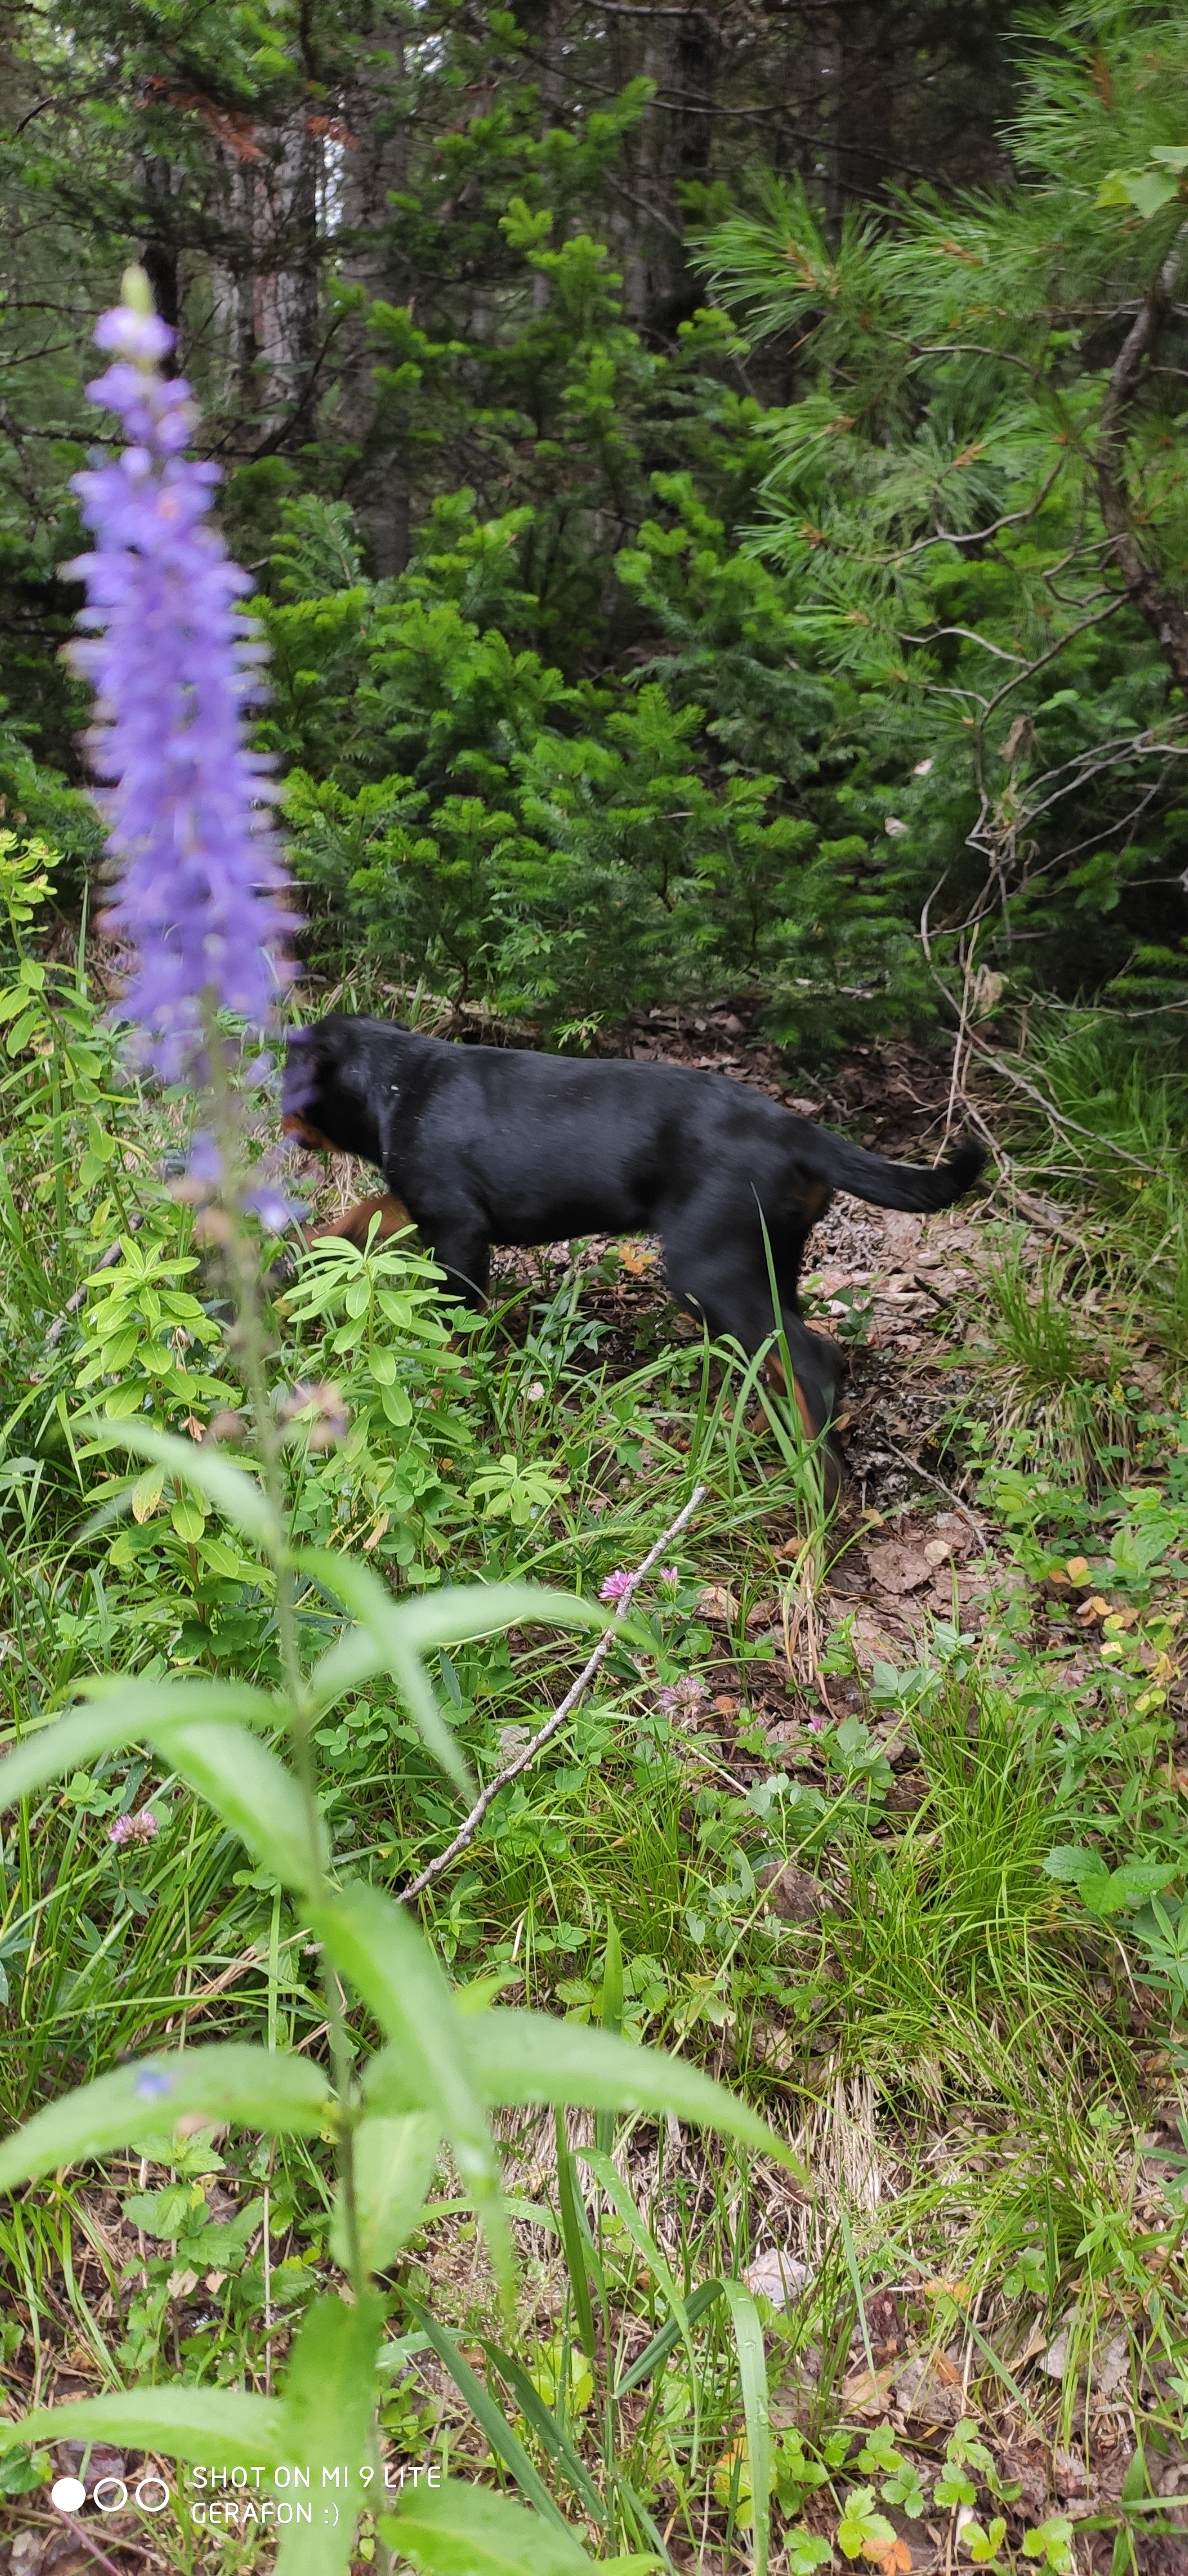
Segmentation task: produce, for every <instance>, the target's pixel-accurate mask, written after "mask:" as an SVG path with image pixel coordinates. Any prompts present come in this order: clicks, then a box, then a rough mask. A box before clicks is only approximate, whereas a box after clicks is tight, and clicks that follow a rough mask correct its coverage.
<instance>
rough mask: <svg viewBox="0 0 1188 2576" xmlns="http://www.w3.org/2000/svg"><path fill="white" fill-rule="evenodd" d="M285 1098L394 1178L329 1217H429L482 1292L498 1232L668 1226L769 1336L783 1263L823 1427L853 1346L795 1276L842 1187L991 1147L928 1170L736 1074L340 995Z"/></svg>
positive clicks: (795, 1356) (668, 1253)
mask: <svg viewBox="0 0 1188 2576" xmlns="http://www.w3.org/2000/svg"><path fill="white" fill-rule="evenodd" d="M282 1115H283V1122H284V1132H285V1134H286V1136H292V1137H295V1138H297V1139H299V1141H300V1142H301V1143H302V1144H303V1145H309V1146H313V1147H315V1148H319V1149H321V1150H324V1151H330V1152H333V1153H343V1154H358V1155H360V1156H361V1157H362V1158H363V1160H364V1161H366V1162H369V1163H375V1164H377V1165H378V1167H379V1169H380V1171H381V1173H382V1174H383V1179H384V1192H383V1195H382V1196H379V1197H376V1198H370V1199H364V1200H362V1201H360V1202H359V1204H358V1206H357V1207H354V1208H351V1209H348V1211H347V1213H346V1215H345V1216H343V1217H340V1218H338V1219H336V1220H335V1222H334V1224H333V1225H332V1226H331V1227H330V1228H328V1229H324V1230H325V1231H329V1232H332V1233H336V1234H339V1235H346V1236H348V1237H349V1238H350V1239H351V1240H353V1241H354V1242H357V1243H365V1242H366V1239H367V1230H368V1226H369V1224H370V1221H371V1219H372V1217H373V1216H375V1215H376V1214H377V1213H378V1215H379V1218H380V1232H381V1234H383V1235H388V1234H391V1233H393V1232H395V1231H396V1230H398V1229H399V1228H400V1227H401V1226H404V1225H407V1224H409V1223H410V1222H411V1223H413V1224H415V1225H416V1228H417V1231H418V1233H419V1234H420V1237H421V1240H422V1242H423V1244H424V1245H425V1247H426V1249H427V1250H428V1251H429V1252H431V1253H432V1255H433V1258H434V1260H435V1261H437V1262H438V1263H439V1264H440V1266H441V1268H442V1269H443V1270H444V1271H445V1272H446V1275H447V1278H448V1280H449V1284H450V1288H451V1290H452V1291H453V1293H454V1294H455V1296H457V1297H459V1298H460V1299H461V1300H462V1301H463V1302H464V1303H465V1304H466V1305H468V1306H480V1305H481V1304H482V1303H483V1300H484V1298H485V1295H486V1290H487V1281H488V1276H489V1272H490V1259H491V1246H492V1244H496V1243H499V1244H513V1243H514V1244H533V1243H553V1242H557V1241H559V1240H564V1239H565V1238H566V1237H569V1236H572V1235H585V1234H638V1233H651V1234H658V1235H659V1236H660V1239H661V1242H662V1244H663V1246H664V1262H665V1272H666V1276H667V1280H668V1286H669V1288H670V1290H671V1292H672V1295H673V1296H674V1297H675V1298H677V1299H678V1300H679V1302H680V1303H681V1304H682V1305H683V1306H685V1307H687V1308H689V1309H690V1310H691V1311H692V1313H693V1314H695V1315H696V1316H697V1317H698V1318H699V1319H700V1320H702V1321H704V1323H705V1324H706V1326H707V1327H708V1329H709V1331H710V1333H711V1334H712V1335H713V1336H714V1337H715V1338H718V1337H720V1336H723V1335H726V1336H730V1337H732V1338H733V1339H734V1340H735V1341H736V1342H740V1343H741V1344H742V1347H743V1349H744V1350H745V1351H747V1352H748V1353H754V1352H755V1351H757V1350H759V1349H761V1347H762V1345H763V1344H764V1342H766V1341H768V1340H770V1338H771V1336H772V1333H773V1331H774V1330H775V1314H774V1309H773V1300H772V1289H771V1273H774V1277H775V1281H776V1284H777V1288H778V1292H779V1303H780V1313H781V1321H782V1324H783V1330H784V1335H785V1338H786V1342H787V1347H788V1351H789V1353H790V1356H791V1360H792V1369H793V1378H794V1384H793V1394H794V1396H795V1399H796V1404H797V1409H798V1411H799V1414H800V1418H801V1422H802V1424H803V1426H804V1430H805V1433H806V1435H807V1436H808V1437H809V1438H810V1439H817V1438H819V1437H820V1436H821V1435H822V1433H824V1432H825V1431H827V1429H828V1425H829V1421H830V1418H831V1415H832V1413H833V1409H834V1401H835V1397H836V1393H837V1388H838V1385H839V1383H840V1380H841V1375H842V1360H841V1354H840V1352H839V1351H838V1349H837V1348H836V1345H835V1344H834V1343H833V1342H831V1341H828V1340H827V1339H826V1338H825V1336H824V1335H823V1334H821V1333H816V1332H810V1331H809V1329H808V1326H807V1325H806V1324H805V1323H804V1322H803V1321H802V1319H801V1314H800V1307H799V1304H798V1301H797V1284H798V1280H799V1276H800V1267H801V1263H802V1260H803V1258H804V1247H805V1244H806V1242H807V1240H808V1237H809V1234H810V1232H811V1230H812V1228H813V1226H814V1225H815V1224H816V1223H817V1221H818V1219H819V1218H820V1217H822V1216H823V1215H824V1213H825V1210H826V1208H827V1207H828V1206H829V1203H830V1200H831V1199H832V1197H833V1193H834V1191H835V1190H848V1191H850V1192H851V1194H852V1196H853V1197H855V1198H859V1199H867V1200H869V1201H871V1203H872V1204H873V1205H874V1206H875V1207H887V1208H910V1209H913V1210H916V1211H920V1212H926V1211H927V1212H930V1211H931V1210H933V1209H934V1208H943V1207H948V1206H949V1205H950V1203H951V1201H952V1200H954V1199H957V1198H960V1197H961V1196H962V1194H963V1192H964V1191H966V1190H968V1189H969V1188H970V1186H971V1184H972V1183H973V1182H974V1181H975V1180H976V1178H977V1176H978V1173H979V1172H980V1170H981V1168H982V1165H983V1163H984V1161H985V1155H984V1153H983V1150H982V1147H981V1146H980V1145H979V1144H977V1143H976V1142H974V1141H973V1140H972V1139H967V1140H966V1141H964V1142H963V1143H962V1144H960V1145H959V1146H958V1149H957V1151H956V1153H954V1155H953V1156H952V1158H951V1160H950V1161H948V1162H947V1163H940V1164H937V1165H935V1166H934V1167H933V1168H932V1169H931V1170H921V1169H919V1168H917V1167H916V1166H914V1165H912V1164H909V1163H888V1162H884V1161H883V1159H882V1157H881V1156H880V1155H878V1154H868V1153H866V1152H865V1151H864V1150H863V1148H862V1147H861V1146H860V1145H851V1144H849V1143H847V1141H846V1139H845V1137H843V1136H835V1135H834V1134H833V1133H832V1131H831V1130H830V1129H829V1128H828V1127H818V1126H816V1125H814V1123H813V1121H812V1120H811V1119H807V1118H798V1117H796V1116H795V1115H794V1113H793V1112H792V1111H791V1110H789V1109H784V1108H782V1107H781V1106H780V1104H779V1103H778V1102H777V1101H774V1100H769V1099H768V1098H767V1097H766V1095H765V1094H764V1093H762V1092H759V1091H754V1090H751V1089H750V1088H749V1087H748V1086H747V1085H746V1084H744V1083H740V1082H731V1081H730V1080H728V1078H727V1076H726V1075H725V1074H720V1073H701V1072H693V1071H690V1070H688V1069H687V1068H686V1067H684V1066H682V1065H668V1064H636V1063H631V1062H627V1061H624V1060H621V1059H620V1060H615V1059H606V1058H603V1059H595V1060H590V1059H586V1058H579V1057H572V1056H557V1055H533V1054H529V1053H527V1052H526V1051H522V1050H520V1049H518V1048H510V1047H508V1048H504V1047H490V1046H460V1045H454V1044H451V1043H449V1042H448V1041H445V1040H443V1039H440V1038H428V1037H421V1036H418V1034H417V1033H416V1031H415V1030H412V1029H408V1028H405V1027H403V1026H402V1025H401V1023H400V1022H399V1021H398V1020H372V1019H353V1018H348V1017H347V1016H346V1015H345V1014H344V1013H342V1012H337V1011H332V1012H329V1013H328V1014H327V1016H326V1018H325V1019H323V1020H319V1021H317V1022H316V1023H315V1025H314V1026H313V1027H312V1028H307V1029H299V1030H297V1031H295V1032H294V1034H293V1036H292V1037H291V1038H290V1040H289V1046H288V1054H287V1060H286V1065H285V1076H284V1090H283V1099H282ZM769 1250H770V1262H771V1272H770V1273H769V1267H768V1253H769ZM768 1365H769V1376H770V1377H771V1378H772V1379H773V1380H774V1382H775V1383H776V1384H777V1385H782V1383H783V1372H782V1370H781V1368H780V1366H779V1363H778V1361H776V1362H774V1363H773V1362H769V1364H768ZM830 1481H831V1482H833V1481H834V1478H833V1476H832V1474H831V1477H830Z"/></svg>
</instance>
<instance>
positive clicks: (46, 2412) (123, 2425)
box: [4, 2388, 292, 2469]
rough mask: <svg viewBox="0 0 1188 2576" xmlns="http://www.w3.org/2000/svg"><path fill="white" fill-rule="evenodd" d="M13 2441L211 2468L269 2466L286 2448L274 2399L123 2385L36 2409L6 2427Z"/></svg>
mask: <svg viewBox="0 0 1188 2576" xmlns="http://www.w3.org/2000/svg"><path fill="white" fill-rule="evenodd" d="M4 2429H5V2432H6V2434H11V2436H12V2438H13V2440H14V2441H21V2442H27V2441H36V2442H112V2443H114V2445H115V2447H116V2449H117V2450H120V2451H125V2450H127V2451H155V2452H159V2453H163V2454H164V2456H165V2458H166V2459H171V2460H207V2461H209V2463H210V2466H211V2467H212V2468H214V2469H232V2468H239V2467H241V2466H242V2467H250V2466H251V2465H252V2463H253V2462H256V2463H258V2464H259V2465H260V2466H261V2467H263V2468H270V2469H271V2468H276V2467H279V2466H280V2464H281V2463H282V2462H283V2461H285V2460H287V2459H290V2458H291V2457H292V2454H291V2452H290V2451H289V2450H288V2449H287V2448H286V2434H285V2423H284V2410H283V2408H282V2406H281V2405H280V2403H279V2401H278V2399H276V2398H275V2397H251V2396H246V2395H244V2394H242V2393H240V2392H238V2391H236V2390H235V2389H231V2388H129V2389H123V2390H117V2391H115V2392H113V2393H112V2394H111V2395H110V2396H107V2397H84V2398H80V2399H78V2400H77V2401H76V2402H75V2403H73V2404H71V2405H69V2406H41V2407H38V2409H37V2411H36V2413H35V2414H32V2415H27V2416H26V2417H25V2418H24V2420H23V2422H21V2423H20V2424H11V2425H8V2424H6V2425H5V2428H4Z"/></svg>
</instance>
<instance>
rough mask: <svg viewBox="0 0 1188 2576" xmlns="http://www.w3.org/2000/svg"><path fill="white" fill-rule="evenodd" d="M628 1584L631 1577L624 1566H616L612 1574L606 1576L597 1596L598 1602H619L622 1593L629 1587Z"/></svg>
mask: <svg viewBox="0 0 1188 2576" xmlns="http://www.w3.org/2000/svg"><path fill="white" fill-rule="evenodd" d="M630 1582H631V1577H630V1575H629V1574H628V1572H627V1568H626V1566H625V1565H617V1566H616V1567H615V1571H614V1573H613V1574H608V1576H607V1578H606V1581H605V1583H604V1584H603V1585H602V1588H601V1590H600V1592H599V1595H598V1598H599V1600H600V1601H621V1600H622V1598H623V1595H624V1593H625V1592H626V1591H627V1589H628V1587H629V1585H630Z"/></svg>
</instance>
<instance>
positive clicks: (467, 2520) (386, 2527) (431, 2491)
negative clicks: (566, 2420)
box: [380, 2478, 657, 2576]
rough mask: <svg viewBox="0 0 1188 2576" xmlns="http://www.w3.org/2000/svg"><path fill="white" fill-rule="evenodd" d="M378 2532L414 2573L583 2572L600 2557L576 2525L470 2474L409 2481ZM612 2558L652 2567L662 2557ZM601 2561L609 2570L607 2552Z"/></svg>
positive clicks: (508, 2575)
mask: <svg viewBox="0 0 1188 2576" xmlns="http://www.w3.org/2000/svg"><path fill="white" fill-rule="evenodd" d="M380 2533H381V2537H382V2538H383V2539H384V2540H386V2541H387V2542H388V2544H389V2547H390V2548H392V2549H394V2550H395V2551H396V2553H397V2558H398V2561H399V2563H400V2564H401V2565H407V2566H409V2567H411V2568H413V2569H414V2570H415V2571H416V2576H582V2570H583V2568H589V2567H592V2566H593V2564H594V2561H593V2559H592V2558H588V2557H587V2555H586V2552H585V2550H584V2549H583V2548H582V2546H581V2543H580V2541H579V2540H578V2539H577V2538H576V2537H575V2536H574V2534H573V2533H572V2532H568V2531H566V2530H565V2529H564V2528H563V2527H562V2528H560V2529H558V2527H557V2525H556V2524H555V2523H553V2522H545V2521H543V2520H542V2519H541V2516H540V2515H539V2514H538V2513H529V2512H528V2511H527V2510H526V2508H525V2507H524V2506H523V2505H522V2504H513V2503H512V2502H511V2499H510V2497H508V2496H500V2495H492V2494H491V2493H490V2492H489V2490H488V2489H487V2488H486V2487H478V2486H471V2485H469V2484H468V2482H467V2480H466V2479H465V2478H445V2479H443V2481H442V2484H441V2485H440V2486H439V2487H426V2486H420V2485H418V2486H416V2487H409V2488H406V2489H405V2490H404V2492H403V2494H402V2495H401V2498H400V2502H399V2504H398V2505H397V2507H396V2511H395V2512H394V2513H391V2514H384V2515H383V2516H382V2517H381V2521H380ZM614 2563H615V2564H616V2565H617V2566H619V2567H620V2568H625V2567H627V2566H633V2567H654V2566H655V2565H656V2564H657V2561H656V2560H655V2559H653V2558H636V2559H631V2560H626V2559H619V2560H617V2561H615V2562H614ZM599 2565H600V2567H601V2568H603V2570H604V2571H605V2567H606V2562H605V2560H600V2561H599Z"/></svg>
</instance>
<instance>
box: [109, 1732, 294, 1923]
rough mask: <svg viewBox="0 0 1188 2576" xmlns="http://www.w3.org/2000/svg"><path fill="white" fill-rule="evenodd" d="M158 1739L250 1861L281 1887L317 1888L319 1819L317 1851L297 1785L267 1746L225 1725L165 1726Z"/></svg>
mask: <svg viewBox="0 0 1188 2576" xmlns="http://www.w3.org/2000/svg"><path fill="white" fill-rule="evenodd" d="M149 1740H150V1741H151V1740H152V1739H151V1738H150V1739H149ZM162 1740H163V1743H164V1745H165V1748H166V1749H167V1751H168V1755H169V1759H170V1761H171V1762H172V1764H173V1767H174V1769H175V1771H180V1772H181V1774H182V1777H183V1779H185V1780H188V1781H189V1784H190V1787H191V1788H192V1789H196V1790H197V1791H198V1794H199V1796H200V1797H203V1798H205V1799H206V1800H207V1801H208V1803H209V1805H211V1806H212V1807H213V1808H214V1810H215V1812H216V1814H217V1815H220V1816H221V1817H222V1819H223V1822H224V1824H227V1825H230V1826H231V1827H232V1829H233V1831H234V1832H235V1833H237V1834H238V1835H239V1836H240V1837H241V1839H242V1840H243V1841H244V1842H245V1843H246V1844H247V1847H248V1850H249V1851H250V1852H251V1854H252V1856H253V1858H254V1859H255V1860H257V1861H259V1862H260V1863H261V1865H262V1866H263V1867H264V1868H265V1869H269V1870H272V1871H273V1872H274V1873H275V1875H276V1877H277V1878H279V1879H280V1880H281V1881H282V1882H283V1884H284V1885H285V1886H286V1887H295V1888H298V1889H299V1890H300V1891H301V1892H302V1893H304V1892H305V1891H306V1890H307V1889H308V1888H309V1887H310V1886H311V1885H314V1884H316V1881H317V1878H318V1875H319V1870H318V1862H319V1859H320V1858H322V1857H324V1852H325V1841H324V1836H323V1832H322V1827H321V1819H320V1818H319V1819H318V1820H317V1823H316V1826H315V1831H316V1833H317V1837H318V1848H317V1851H316V1852H315V1851H313V1850H311V1848H310V1819H309V1818H308V1817H307V1815H306V1811H305V1801H304V1799H303V1797H302V1795H301V1791H300V1789H299V1788H298V1785H297V1782H296V1781H295V1779H294V1778H293V1774H292V1772H291V1771H287V1770H286V1769H285V1765H284V1763H283V1762H280V1761H278V1760H277V1757H276V1755H275V1753H270V1752H269V1750H268V1747H267V1745H266V1744H261V1743H260V1741H259V1739H258V1737H256V1736H254V1735H249V1734H248V1731H247V1729H246V1727H243V1726H228V1725H226V1724H225V1723H224V1724H222V1725H218V1726H193V1725H191V1726H177V1727H173V1726H171V1727H170V1728H168V1730H167V1731H166V1733H165V1735H164V1737H163V1739H162Z"/></svg>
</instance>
